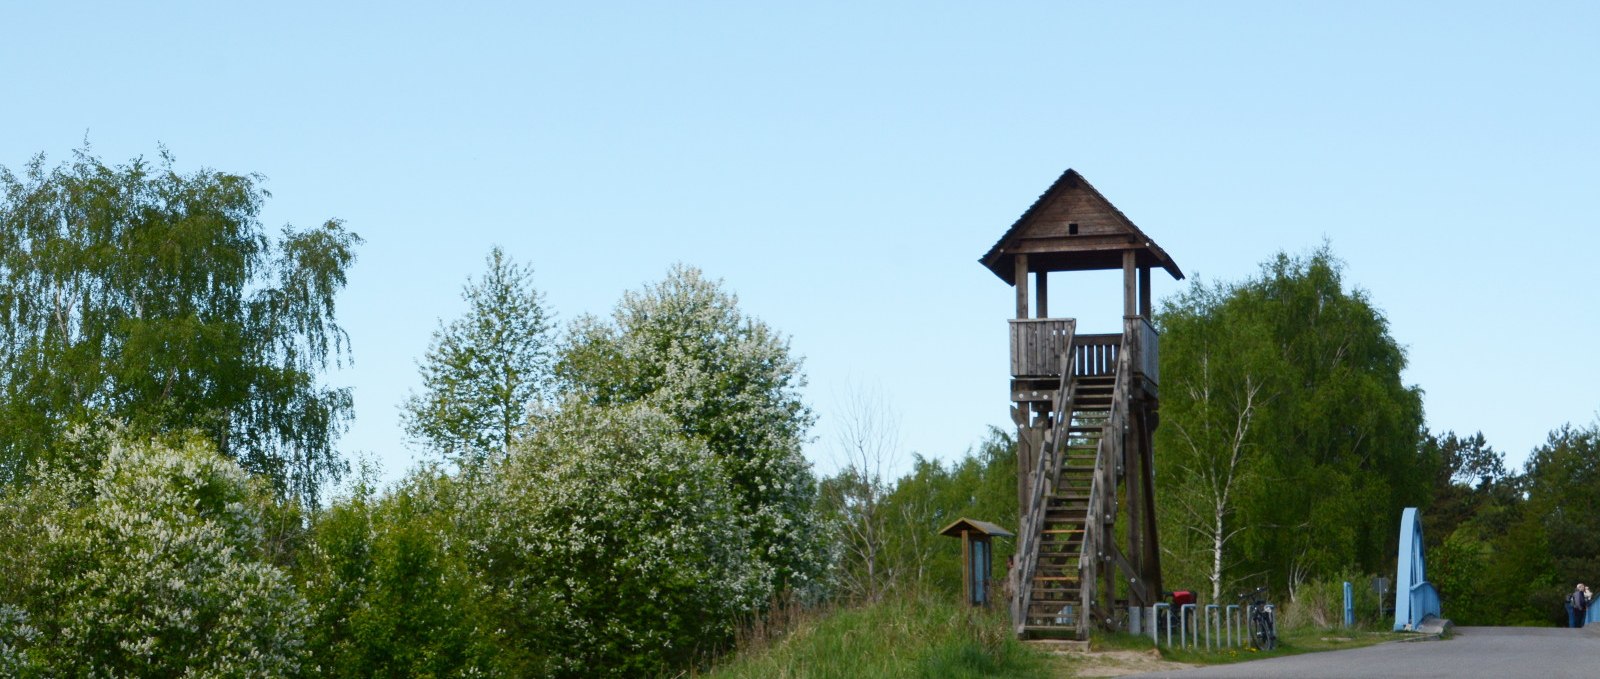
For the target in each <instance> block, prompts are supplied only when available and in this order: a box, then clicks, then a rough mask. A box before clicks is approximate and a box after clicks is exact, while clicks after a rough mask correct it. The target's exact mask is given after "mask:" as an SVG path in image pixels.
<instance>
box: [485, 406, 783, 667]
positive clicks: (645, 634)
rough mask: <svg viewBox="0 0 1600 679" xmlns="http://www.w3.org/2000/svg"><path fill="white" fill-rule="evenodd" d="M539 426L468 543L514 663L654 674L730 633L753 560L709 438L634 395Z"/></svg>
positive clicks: (499, 478)
mask: <svg viewBox="0 0 1600 679" xmlns="http://www.w3.org/2000/svg"><path fill="white" fill-rule="evenodd" d="M535 432H536V433H535V434H533V435H532V437H531V438H530V439H529V440H528V441H527V442H526V443H525V444H524V446H523V447H521V448H519V449H517V450H515V451H514V452H513V454H512V455H511V456H510V457H509V458H508V459H507V460H505V461H504V462H503V463H500V464H499V465H497V466H496V468H495V469H494V470H492V471H491V475H492V477H493V478H492V479H490V480H489V482H488V483H487V484H486V487H485V492H486V497H485V498H484V501H483V502H481V503H480V504H479V505H478V506H477V509H476V510H475V511H476V512H477V513H478V516H479V517H480V519H479V527H478V530H479V531H480V532H479V534H478V536H477V537H476V538H475V544H474V545H473V546H472V549H473V552H474V560H475V561H476V562H477V563H476V568H477V569H478V571H479V572H480V573H482V576H483V577H484V578H485V583H486V586H487V587H488V588H489V591H490V596H491V597H492V598H493V602H492V605H493V606H494V607H495V609H496V610H497V612H498V623H499V625H500V629H498V630H497V632H496V636H497V637H498V638H499V639H500V640H501V643H503V644H504V646H503V648H502V650H503V652H505V653H506V654H507V657H508V658H514V659H515V661H516V662H517V663H520V666H518V667H517V668H516V673H518V674H521V675H524V676H547V677H648V676H662V675H667V674H670V673H672V672H675V671H679V670H682V669H684V668H686V667H688V666H689V665H690V664H691V663H693V662H694V661H695V660H696V659H697V658H700V657H703V656H706V655H709V654H710V653H712V652H714V651H716V650H718V649H719V648H721V647H722V646H723V645H725V644H726V643H727V641H728V640H729V638H730V635H731V632H732V627H731V626H732V620H733V619H734V617H735V615H736V614H737V613H738V612H740V611H743V610H747V609H748V608H749V607H751V606H752V605H753V604H754V603H755V597H757V596H759V595H760V593H761V592H760V588H759V585H760V578H759V577H758V571H759V569H758V563H759V562H758V561H757V560H756V559H755V558H754V555H753V554H752V553H751V547H752V545H751V543H750V542H749V539H748V533H747V532H746V530H745V529H744V524H743V522H742V521H739V520H738V516H737V514H736V512H737V507H738V503H737V499H736V498H735V497H734V495H733V493H732V492H731V489H730V486H729V484H728V482H727V480H726V478H725V477H724V476H723V472H722V470H721V467H720V466H719V465H718V464H716V461H715V460H714V458H713V457H712V456H711V455H710V454H709V453H708V452H707V451H706V449H705V447H704V446H703V445H702V444H699V443H697V442H694V441H692V440H689V439H685V438H684V437H682V436H681V435H680V434H679V433H678V427H677V424H676V423H675V422H674V421H673V420H672V419H671V418H669V417H667V416H665V415H662V414H661V413H658V412H656V411H653V410H651V409H648V408H645V407H640V406H631V407H619V408H598V407H593V406H588V405H584V404H581V403H572V404H569V405H567V406H566V407H565V408H563V409H561V411H560V412H559V413H557V414H554V415H549V416H546V417H544V418H542V419H541V420H540V421H539V422H538V423H537V426H536V427H535Z"/></svg>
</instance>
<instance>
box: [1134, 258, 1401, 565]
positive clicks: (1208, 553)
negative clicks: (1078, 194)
mask: <svg viewBox="0 0 1600 679" xmlns="http://www.w3.org/2000/svg"><path fill="white" fill-rule="evenodd" d="M1158 322H1159V323H1160V324H1161V327H1162V329H1163V333H1164V334H1163V336H1162V347H1161V353H1162V355H1163V356H1162V358H1163V366H1162V393H1161V396H1162V423H1161V427H1160V428H1159V429H1158V430H1157V431H1156V437H1157V440H1156V451H1157V461H1156V471H1157V484H1158V488H1159V493H1158V496H1157V497H1158V502H1160V503H1161V505H1160V508H1161V511H1160V516H1161V517H1162V521H1163V522H1164V523H1165V524H1166V525H1165V527H1164V529H1163V530H1162V536H1163V538H1164V539H1165V540H1167V542H1166V544H1164V545H1163V549H1165V550H1167V551H1168V552H1169V554H1168V559H1167V560H1166V564H1169V565H1177V564H1182V563H1206V564H1210V565H1211V567H1210V568H1208V569H1207V570H1208V571H1209V572H1207V573H1205V574H1204V576H1203V577H1206V578H1208V579H1211V580H1212V586H1213V591H1214V592H1216V591H1221V590H1222V589H1223V588H1226V587H1228V586H1230V585H1232V584H1234V583H1235V582H1237V581H1238V580H1240V579H1244V578H1249V579H1253V580H1256V581H1260V580H1265V581H1267V582H1268V583H1269V584H1271V585H1272V586H1274V587H1276V588H1287V589H1288V590H1289V592H1290V593H1291V595H1292V594H1293V592H1294V589H1295V587H1297V586H1298V585H1300V584H1301V583H1304V582H1307V581H1309V580H1310V579H1313V578H1315V577H1318V576H1322V575H1331V574H1333V573H1338V572H1341V571H1343V570H1345V569H1347V568H1349V567H1351V566H1352V565H1354V566H1355V567H1356V568H1357V569H1359V570H1360V571H1363V572H1378V571H1380V570H1381V569H1382V567H1383V566H1384V565H1386V563H1387V562H1388V560H1389V558H1390V557H1391V556H1392V554H1393V553H1394V548H1395V544H1396V541H1397V529H1396V527H1397V526H1398V517H1399V516H1400V512H1401V510H1402V509H1403V508H1404V507H1406V506H1411V505H1420V504H1422V503H1423V501H1425V500H1426V499H1427V495H1428V493H1429V488H1430V484H1431V481H1432V479H1431V476H1430V474H1431V473H1432V467H1431V466H1430V464H1429V460H1428V459H1427V458H1426V457H1425V456H1424V455H1423V454H1422V453H1421V452H1420V451H1421V439H1422V401H1421V394H1420V392H1419V391H1418V390H1417V389H1416V388H1415V387H1408V386H1406V385H1404V384H1403V383H1402V381H1401V378H1400V373H1401V371H1402V370H1403V369H1404V367H1405V353H1404V351H1403V350H1402V349H1401V348H1400V346H1399V344H1398V343H1396V342H1395V341H1394V338H1393V337H1391V336H1390V335H1389V331H1388V323H1387V321H1386V320H1385V319H1384V317H1383V315H1382V313H1381V312H1379V311H1378V310H1377V309H1376V308H1375V307H1374V306H1373V305H1372V303H1371V301H1370V300H1369V299H1368V297H1367V295H1366V293H1365V292H1364V291H1362V290H1360V289H1354V290H1349V289H1347V288H1346V287H1345V284H1344V281H1343V274H1342V265H1341V263H1340V262H1339V261H1338V260H1337V259H1336V258H1334V256H1333V254H1332V253H1331V252H1330V251H1329V250H1328V248H1327V247H1323V248H1321V249H1319V250H1317V251H1315V252H1313V253H1312V254H1311V255H1310V256H1308V257H1289V256H1288V255H1284V254H1279V255H1278V256H1277V257H1275V258H1274V259H1272V260H1271V261H1269V262H1267V263H1266V264H1265V265H1263V267H1262V270H1261V274H1260V275H1259V276H1258V277H1256V278H1253V279H1251V280H1248V281H1246V282H1243V283H1240V284H1236V285H1226V286H1222V287H1220V288H1215V289H1211V290H1196V291H1194V292H1191V293H1190V294H1186V295H1182V296H1180V297H1178V298H1177V299H1176V301H1174V302H1170V303H1168V304H1167V305H1166V306H1165V307H1164V308H1163V309H1162V313H1161V316H1160V317H1159V318H1158ZM1218 488H1227V492H1226V494H1225V496H1226V498H1227V500H1226V502H1225V503H1223V502H1219V499H1220V498H1221V497H1223V496H1224V494H1223V493H1220V492H1218V490H1216V489H1218ZM1196 506H1198V507H1201V508H1207V509H1209V510H1210V511H1193V508H1194V507H1196ZM1186 509H1188V510H1189V511H1186ZM1196 534H1198V535H1201V536H1203V538H1204V539H1201V540H1198V541H1196V540H1188V541H1186V540H1185V539H1184V537H1183V536H1185V535H1189V536H1193V535H1196ZM1219 536H1220V537H1222V538H1224V539H1223V540H1222V541H1221V543H1222V544H1221V546H1220V548H1219V540H1218V537H1219ZM1174 538H1176V539H1174ZM1200 550H1203V551H1200ZM1229 568H1232V570H1233V572H1234V573H1235V575H1229V574H1228V573H1227V572H1226V571H1227V569H1229Z"/></svg>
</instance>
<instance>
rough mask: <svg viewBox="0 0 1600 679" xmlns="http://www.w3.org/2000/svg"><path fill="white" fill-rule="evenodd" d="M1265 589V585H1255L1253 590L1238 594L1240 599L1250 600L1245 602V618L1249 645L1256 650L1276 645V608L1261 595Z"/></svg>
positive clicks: (1271, 647)
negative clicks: (1247, 626) (1248, 633)
mask: <svg viewBox="0 0 1600 679" xmlns="http://www.w3.org/2000/svg"><path fill="white" fill-rule="evenodd" d="M1266 591H1267V588H1265V587H1257V588H1256V591H1254V592H1248V593H1245V594H1240V595H1239V600H1240V601H1243V600H1245V599H1249V600H1250V602H1249V603H1247V604H1245V611H1246V612H1245V620H1246V621H1247V624H1248V625H1249V627H1250V647H1251V648H1254V649H1256V650H1258V651H1270V650H1272V649H1274V648H1277V647H1278V623H1277V613H1276V610H1277V609H1276V607H1274V606H1273V605H1272V604H1271V603H1269V602H1268V601H1267V600H1266V598H1265V597H1263V596H1262V595H1263V594H1265V593H1266Z"/></svg>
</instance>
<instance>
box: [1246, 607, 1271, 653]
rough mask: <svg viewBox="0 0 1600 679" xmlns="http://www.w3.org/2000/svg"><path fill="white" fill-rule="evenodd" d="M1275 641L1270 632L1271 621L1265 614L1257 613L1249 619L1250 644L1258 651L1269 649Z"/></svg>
mask: <svg viewBox="0 0 1600 679" xmlns="http://www.w3.org/2000/svg"><path fill="white" fill-rule="evenodd" d="M1276 643H1277V639H1276V638H1275V635H1274V634H1273V633H1272V622H1271V621H1270V620H1268V619H1267V616H1265V615H1261V614H1257V615H1256V616H1255V617H1254V618H1251V620H1250V645H1251V646H1254V647H1255V649H1256V650H1258V651H1270V650H1272V647H1273V646H1275V645H1276Z"/></svg>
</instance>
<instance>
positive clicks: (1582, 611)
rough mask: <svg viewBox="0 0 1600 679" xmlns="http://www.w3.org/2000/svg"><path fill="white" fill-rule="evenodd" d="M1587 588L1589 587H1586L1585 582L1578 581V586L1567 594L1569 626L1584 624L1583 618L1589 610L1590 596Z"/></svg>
mask: <svg viewBox="0 0 1600 679" xmlns="http://www.w3.org/2000/svg"><path fill="white" fill-rule="evenodd" d="M1587 589H1588V588H1587V587H1584V586H1583V583H1581V582H1580V583H1578V586H1577V587H1576V588H1574V589H1573V590H1572V593H1571V594H1568V595H1567V602H1566V605H1567V627H1582V626H1583V618H1584V616H1585V615H1586V614H1587V613H1588V610H1589V596H1588V593H1587V591H1586V590H1587Z"/></svg>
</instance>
